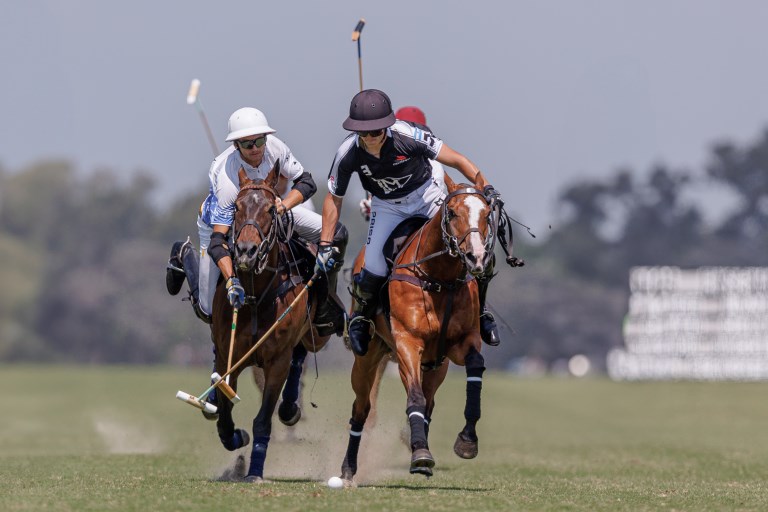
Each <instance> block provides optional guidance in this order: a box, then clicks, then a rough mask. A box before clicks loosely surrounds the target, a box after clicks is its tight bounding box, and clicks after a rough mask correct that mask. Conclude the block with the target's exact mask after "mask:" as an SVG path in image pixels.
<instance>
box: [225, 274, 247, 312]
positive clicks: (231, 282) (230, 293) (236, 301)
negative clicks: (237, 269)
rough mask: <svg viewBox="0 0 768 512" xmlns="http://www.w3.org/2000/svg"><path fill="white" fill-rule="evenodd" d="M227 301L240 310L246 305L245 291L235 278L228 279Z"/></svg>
mask: <svg viewBox="0 0 768 512" xmlns="http://www.w3.org/2000/svg"><path fill="white" fill-rule="evenodd" d="M227 299H229V303H230V304H232V307H233V308H237V309H240V308H241V307H243V306H244V305H245V290H244V289H243V287H242V286H241V285H240V280H239V279H238V278H236V277H235V276H232V277H230V278H229V279H227Z"/></svg>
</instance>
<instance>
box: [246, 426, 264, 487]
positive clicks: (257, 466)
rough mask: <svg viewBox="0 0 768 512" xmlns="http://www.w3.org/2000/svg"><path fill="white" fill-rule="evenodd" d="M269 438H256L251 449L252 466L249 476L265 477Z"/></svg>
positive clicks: (249, 469)
mask: <svg viewBox="0 0 768 512" xmlns="http://www.w3.org/2000/svg"><path fill="white" fill-rule="evenodd" d="M268 447H269V436H254V437H253V448H252V449H251V465H250V466H249V467H248V476H258V477H262V478H263V477H264V461H265V460H266V459H267V448H268Z"/></svg>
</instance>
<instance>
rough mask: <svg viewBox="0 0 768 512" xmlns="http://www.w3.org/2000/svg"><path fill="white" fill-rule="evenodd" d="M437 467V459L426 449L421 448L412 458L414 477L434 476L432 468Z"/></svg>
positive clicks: (411, 470)
mask: <svg viewBox="0 0 768 512" xmlns="http://www.w3.org/2000/svg"><path fill="white" fill-rule="evenodd" d="M433 467H435V459H434V458H432V454H431V453H429V450H427V449H426V448H419V449H418V450H416V451H415V452H413V455H412V456H411V469H410V472H411V474H412V475H416V474H418V475H424V476H432V468H433Z"/></svg>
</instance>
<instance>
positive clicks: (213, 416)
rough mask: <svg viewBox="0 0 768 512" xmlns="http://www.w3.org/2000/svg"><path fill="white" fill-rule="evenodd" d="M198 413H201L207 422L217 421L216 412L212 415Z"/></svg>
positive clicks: (217, 414) (217, 415)
mask: <svg viewBox="0 0 768 512" xmlns="http://www.w3.org/2000/svg"><path fill="white" fill-rule="evenodd" d="M200 412H202V413H203V418H205V419H207V420H208V421H216V420H218V419H219V413H217V412H213V413H211V412H205V411H200Z"/></svg>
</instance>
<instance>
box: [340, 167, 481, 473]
mask: <svg viewBox="0 0 768 512" xmlns="http://www.w3.org/2000/svg"><path fill="white" fill-rule="evenodd" d="M445 183H446V185H447V187H448V195H447V196H446V197H445V199H444V201H443V204H442V208H441V213H440V214H438V215H435V217H433V218H432V219H430V220H429V221H427V222H426V224H424V225H423V226H422V227H421V228H420V229H419V230H418V231H416V232H415V233H414V234H412V235H411V236H410V237H409V238H408V240H407V241H406V243H405V246H404V248H403V249H402V250H400V252H399V254H398V255H397V257H396V258H395V260H394V268H393V271H392V274H391V275H390V279H389V282H388V284H387V285H386V286H385V287H384V289H383V292H384V293H386V292H388V296H389V297H397V300H396V301H394V300H393V301H389V321H388V320H387V317H386V315H385V313H383V312H379V313H378V314H377V315H376V318H375V319H374V322H375V329H376V332H375V335H374V337H373V339H372V340H371V344H370V347H369V349H368V352H367V354H366V355H364V356H362V357H361V356H355V362H354V364H353V366H352V388H353V390H354V392H355V401H354V403H353V405H352V418H351V419H350V425H351V428H350V433H349V434H350V435H349V442H348V445H347V452H346V455H345V457H344V462H343V463H342V467H341V471H342V479H343V480H344V483H345V485H347V486H349V485H353V482H352V479H353V477H354V475H355V473H356V472H357V455H358V449H359V446H360V438H361V435H362V432H363V426H364V425H365V421H366V419H367V418H368V414H369V412H370V410H371V406H372V402H371V394H372V393H371V391H372V388H373V384H374V381H375V379H376V375H377V367H378V366H379V363H380V362H381V360H382V358H383V357H385V356H386V355H388V353H389V352H390V351H394V352H395V354H396V357H397V364H398V367H399V370H400V378H401V379H402V381H403V385H404V386H405V390H406V393H407V395H408V400H407V409H406V414H407V415H408V422H409V424H410V446H411V466H410V472H411V473H414V474H423V475H426V476H431V475H432V468H433V467H434V465H435V461H434V458H433V457H432V454H431V453H430V451H429V445H428V443H427V437H428V432H429V421H430V418H431V416H432V411H433V409H434V406H435V393H436V392H437V389H438V388H439V387H440V385H441V384H442V382H443V380H444V379H445V376H446V373H447V371H448V364H449V363H448V360H450V361H453V362H454V363H455V364H458V365H461V366H465V367H466V374H467V387H466V405H465V408H464V417H465V420H466V422H465V425H464V428H463V430H462V431H461V432H460V433H459V434H458V437H457V439H456V443H455V444H454V452H455V453H456V454H457V455H458V456H459V457H462V458H465V459H471V458H473V457H475V456H476V455H477V452H478V448H477V433H476V431H475V426H476V424H477V421H478V420H479V419H480V392H481V389H482V375H483V371H484V370H485V367H484V363H485V362H484V360H483V356H482V355H480V347H481V344H482V341H481V338H480V321H479V317H480V303H479V296H478V288H477V283H476V281H475V280H474V279H473V276H477V275H481V274H482V273H483V271H484V270H485V269H486V267H487V266H488V265H490V264H491V261H492V259H493V247H494V244H495V236H496V229H495V227H496V223H495V221H494V216H493V211H492V208H491V206H489V204H488V202H487V201H486V199H485V197H484V195H483V192H482V191H480V190H478V189H476V188H473V187H471V186H469V185H456V184H455V183H454V182H453V181H452V180H451V179H450V177H449V176H447V175H446V176H445ZM363 260H364V252H363V251H361V253H360V254H359V255H358V257H357V260H356V261H355V267H354V272H359V271H360V269H361V268H362V266H363ZM382 303H386V301H384V300H382ZM446 359H447V360H446Z"/></svg>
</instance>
